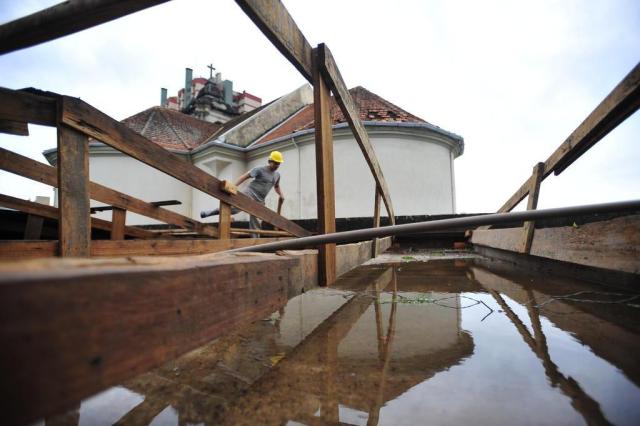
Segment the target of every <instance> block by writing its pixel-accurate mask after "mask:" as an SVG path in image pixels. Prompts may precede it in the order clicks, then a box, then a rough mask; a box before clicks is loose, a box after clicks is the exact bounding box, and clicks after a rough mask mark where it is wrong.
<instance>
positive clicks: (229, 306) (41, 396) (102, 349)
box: [0, 254, 297, 424]
mask: <svg viewBox="0 0 640 426" xmlns="http://www.w3.org/2000/svg"><path fill="white" fill-rule="evenodd" d="M153 260H154V262H151V261H149V262H147V263H145V264H144V265H136V264H135V263H133V262H131V261H130V260H128V259H121V260H117V259H113V260H111V261H110V262H109V264H106V265H105V264H104V262H100V261H95V260H90V259H87V260H84V259H69V260H67V259H62V260H61V259H58V262H51V261H50V260H45V261H38V260H32V261H27V262H18V263H16V262H14V263H13V264H4V265H2V266H1V267H0V347H2V348H3V349H2V351H0V371H2V372H3V378H2V381H0V394H1V395H3V398H4V401H3V406H4V409H3V413H2V416H3V421H4V422H6V423H7V424H27V423H30V422H32V421H35V420H36V419H38V418H42V417H45V416H48V415H51V414H56V413H59V412H61V411H63V410H65V409H66V408H69V407H70V406H72V405H73V404H76V403H77V401H80V400H81V399H83V398H86V397H88V396H90V395H93V394H95V393H96V392H99V391H101V390H103V389H106V388H108V387H110V386H113V385H116V384H119V383H121V382H122V381H124V380H126V379H128V378H131V377H135V376H137V375H139V374H141V373H143V372H145V371H148V370H149V369H151V368H153V367H156V366H158V365H161V364H162V363H164V362H167V361H169V360H171V359H174V358H176V357H178V356H179V355H181V354H183V353H186V352H188V351H190V350H191V349H194V348H197V347H199V346H201V345H203V344H204V343H206V342H209V341H211V340H212V339H214V338H216V337H218V336H221V335H223V334H225V333H229V332H230V331H232V330H235V329H236V328H238V327H240V326H244V325H247V324H249V323H251V322H253V321H257V320H260V319H262V318H265V317H266V316H268V315H270V314H271V313H272V312H274V311H277V310H278V309H279V308H281V307H283V306H284V305H285V304H286V302H287V287H288V285H289V272H290V270H291V268H293V267H294V266H295V265H296V264H297V260H296V259H294V258H292V257H287V256H278V255H274V254H259V255H252V256H247V255H246V254H244V255H228V256H218V255H210V256H208V257H198V258H191V259H187V258H184V257H183V258H179V259H167V258H165V259H162V258H157V259H153ZM25 271H29V272H25ZM123 296H124V297H123ZM229 301H233V303H229Z"/></svg>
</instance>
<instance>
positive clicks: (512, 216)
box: [228, 200, 640, 252]
mask: <svg viewBox="0 0 640 426" xmlns="http://www.w3.org/2000/svg"><path fill="white" fill-rule="evenodd" d="M630 210H640V200H631V201H618V202H614V203H605V204H589V205H586V206H573V207H560V208H555V209H545V210H527V211H523V212H511V213H493V214H487V215H479V216H468V217H461V218H453V219H442V220H432V221H428V222H418V223H407V224H403V225H392V226H382V227H379V228H370V229H357V230H355V231H346V232H335V233H331V234H323V235H313V236H311V237H302V238H295V239H291V240H285V241H276V242H273V243H266V244H258V245H255V246H250V247H242V248H237V249H233V250H229V251H228V252H256V251H274V250H290V249H301V248H308V247H314V246H318V245H322V244H330V243H349V242H357V241H366V240H370V239H372V238H380V237H388V236H392V235H401V234H417V233H421V232H427V231H442V230H447V229H451V228H475V227H477V226H484V225H498V224H502V223H509V222H522V221H525V220H539V219H549V218H554V217H564V216H572V215H585V214H593V213H612V212H623V211H630Z"/></svg>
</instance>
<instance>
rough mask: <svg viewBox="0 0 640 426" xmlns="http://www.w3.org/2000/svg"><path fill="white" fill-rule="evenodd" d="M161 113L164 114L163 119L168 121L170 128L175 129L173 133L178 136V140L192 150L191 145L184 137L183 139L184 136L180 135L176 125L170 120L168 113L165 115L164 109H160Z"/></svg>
mask: <svg viewBox="0 0 640 426" xmlns="http://www.w3.org/2000/svg"><path fill="white" fill-rule="evenodd" d="M160 115H161V116H162V119H163V120H164V121H166V123H167V125H168V126H169V128H170V129H171V130H172V131H173V133H174V134H175V135H176V137H177V138H178V140H179V141H180V143H182V145H184V147H185V148H187V150H190V149H191V147H190V146H189V145H188V144H187V143H186V142H185V141H184V139H182V136H180V134H179V133H178V131H177V130H176V129H175V127H173V123H171V120H169V119H168V118H167V116H166V115H164V111H162V110H160Z"/></svg>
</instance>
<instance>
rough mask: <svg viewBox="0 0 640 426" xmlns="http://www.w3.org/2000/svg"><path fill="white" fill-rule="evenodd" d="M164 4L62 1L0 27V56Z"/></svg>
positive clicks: (130, 0) (149, 1) (116, 0)
mask: <svg viewBox="0 0 640 426" xmlns="http://www.w3.org/2000/svg"><path fill="white" fill-rule="evenodd" d="M166 1H168V0H128V1H120V0H76V1H65V2H62V3H59V4H57V5H55V6H51V7H49V8H47V9H43V10H41V11H39V12H36V13H32V14H31V15H27V16H24V17H22V18H19V19H16V20H14V21H11V22H8V23H6V24H3V25H2V26H0V46H1V47H0V54H4V53H8V52H13V51H14V50H19V49H24V48H26V47H30V46H34V45H36V44H40V43H44V42H47V41H50V40H55V39H57V38H59V37H64V36H66V35H69V34H73V33H76V32H78V31H82V30H84V29H87V28H91V27H93V26H96V25H100V24H103V23H105V22H109V21H112V20H114V19H117V18H120V17H122V16H126V15H129V14H131V13H134V12H137V11H139V10H143V9H146V8H148V7H151V6H155V5H157V4H160V3H164V2H166Z"/></svg>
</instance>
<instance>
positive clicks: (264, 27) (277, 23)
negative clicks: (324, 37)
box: [236, 0, 313, 83]
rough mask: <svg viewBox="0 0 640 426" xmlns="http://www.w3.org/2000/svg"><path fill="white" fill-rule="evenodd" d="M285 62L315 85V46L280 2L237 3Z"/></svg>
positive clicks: (239, 0) (241, 0)
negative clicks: (285, 59)
mask: <svg viewBox="0 0 640 426" xmlns="http://www.w3.org/2000/svg"><path fill="white" fill-rule="evenodd" d="M236 3H238V5H239V6H240V7H241V8H242V10H243V11H244V13H246V14H247V16H249V18H251V20H252V21H253V23H254V24H256V26H257V27H258V28H260V30H261V31H262V32H263V33H264V35H265V36H267V38H268V39H269V41H271V43H273V45H274V46H275V47H276V48H277V49H278V50H279V51H280V53H282V54H283V55H284V57H285V58H287V59H288V60H289V62H291V63H292V64H293V66H294V67H296V68H297V69H298V71H300V73H301V74H302V76H303V77H304V78H306V79H307V80H308V81H309V83H313V78H312V75H313V71H312V68H313V66H312V59H311V56H312V53H311V45H310V44H309V42H308V41H307V39H306V38H305V37H304V34H302V31H300V28H298V25H297V24H296V23H295V21H294V20H293V18H292V17H291V15H290V14H289V12H288V11H287V9H286V8H285V7H284V5H283V4H282V2H281V1H280V0H267V1H265V0H236Z"/></svg>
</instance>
